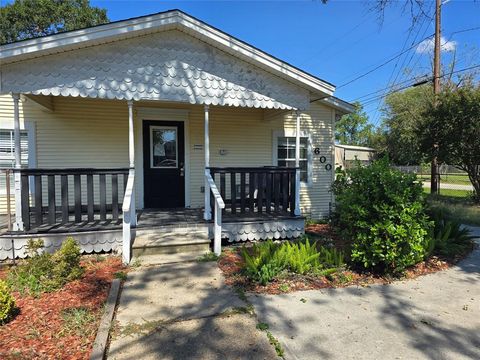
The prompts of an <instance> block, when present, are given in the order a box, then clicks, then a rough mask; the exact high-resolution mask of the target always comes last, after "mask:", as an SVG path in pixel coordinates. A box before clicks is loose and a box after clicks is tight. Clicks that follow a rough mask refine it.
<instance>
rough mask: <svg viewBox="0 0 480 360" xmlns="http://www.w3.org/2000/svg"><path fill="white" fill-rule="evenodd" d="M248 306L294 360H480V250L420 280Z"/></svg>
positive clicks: (260, 300)
mask: <svg viewBox="0 0 480 360" xmlns="http://www.w3.org/2000/svg"><path fill="white" fill-rule="evenodd" d="M475 231H476V232H477V235H478V236H479V237H480V229H479V228H476V230H475ZM248 299H249V301H250V302H251V303H252V304H253V305H254V308H255V311H256V313H257V316H258V318H259V321H261V322H265V323H267V324H268V325H269V327H270V330H271V332H272V333H273V335H274V336H276V337H277V338H278V339H279V341H280V342H281V343H282V345H283V346H284V348H285V350H286V358H287V359H302V360H303V359H382V360H383V359H409V360H410V359H435V360H437V359H452V360H454V359H455V360H460V359H480V250H479V249H478V248H477V249H476V250H475V251H474V252H473V253H472V254H471V256H470V257H469V258H467V259H466V260H464V261H463V262H461V263H460V264H459V265H458V266H456V267H454V268H451V269H449V270H447V271H443V272H439V273H436V274H431V275H427V276H422V277H419V278H417V279H416V280H409V281H403V282H398V283H394V284H392V285H375V286H370V287H365V288H361V287H348V288H343V289H329V290H322V291H319V290H314V291H305V292H297V293H293V294H286V295H280V296H278V295H277V296H269V295H250V296H249V297H248Z"/></svg>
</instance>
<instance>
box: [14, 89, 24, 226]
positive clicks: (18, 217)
mask: <svg viewBox="0 0 480 360" xmlns="http://www.w3.org/2000/svg"><path fill="white" fill-rule="evenodd" d="M12 98H13V123H14V128H13V129H14V130H13V138H14V151H15V169H17V171H15V175H14V176H15V179H14V181H15V223H14V224H13V230H15V231H22V230H23V219H22V184H21V174H20V171H18V170H19V169H20V168H21V167H22V164H21V160H22V158H21V146H20V111H19V102H20V94H12Z"/></svg>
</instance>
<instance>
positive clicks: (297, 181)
mask: <svg viewBox="0 0 480 360" xmlns="http://www.w3.org/2000/svg"><path fill="white" fill-rule="evenodd" d="M296 115H297V128H296V131H295V167H296V168H297V170H296V171H295V215H297V216H299V215H300V169H299V167H300V112H299V111H298V110H297V112H296Z"/></svg>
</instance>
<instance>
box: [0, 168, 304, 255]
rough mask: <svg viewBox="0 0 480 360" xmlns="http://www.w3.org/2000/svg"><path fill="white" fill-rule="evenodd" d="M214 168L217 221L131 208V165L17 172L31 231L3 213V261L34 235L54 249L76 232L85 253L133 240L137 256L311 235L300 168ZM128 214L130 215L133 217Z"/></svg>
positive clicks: (197, 211) (185, 212)
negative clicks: (300, 203)
mask: <svg viewBox="0 0 480 360" xmlns="http://www.w3.org/2000/svg"><path fill="white" fill-rule="evenodd" d="M207 170H208V171H209V174H208V179H209V180H210V182H209V186H210V188H211V192H210V195H211V196H209V200H210V201H209V203H210V211H211V213H212V214H213V216H212V217H213V220H212V219H209V218H206V216H205V214H206V213H207V212H208V211H205V209H202V208H175V209H139V210H136V209H133V211H132V210H131V205H130V206H129V207H125V202H128V197H129V196H130V197H131V195H132V192H129V190H128V188H129V185H128V181H129V178H130V175H131V173H129V169H127V168H118V169H19V170H15V173H16V174H19V175H16V176H17V177H19V178H20V184H21V188H20V190H21V194H22V197H21V203H20V205H21V209H22V211H21V220H22V225H23V229H21V230H20V229H18V228H16V229H15V226H18V225H16V224H18V218H19V217H12V216H11V214H10V217H9V216H8V214H7V215H6V216H4V218H2V221H1V226H0V233H1V235H0V259H6V258H13V257H24V256H25V250H26V249H25V246H26V244H27V242H28V240H29V239H35V238H39V239H43V240H44V243H45V245H46V248H47V249H48V248H52V249H54V248H56V247H58V246H59V245H60V244H61V241H63V239H64V238H65V237H66V236H74V237H75V239H76V240H77V241H78V242H79V244H80V245H81V247H82V249H83V250H84V251H85V252H92V251H93V252H99V251H111V250H113V251H115V250H120V249H122V253H124V252H125V240H126V239H127V241H128V244H129V247H128V248H129V250H130V251H131V254H133V255H136V254H139V253H143V252H147V251H148V252H155V251H159V252H163V251H173V250H172V249H175V251H182V249H187V250H189V251H190V250H192V248H195V249H201V250H202V252H201V253H204V252H205V251H208V249H209V246H210V242H211V240H214V247H215V246H216V247H217V249H216V250H217V252H218V251H219V247H220V246H221V240H222V239H223V240H224V241H229V242H235V241H245V240H262V239H268V238H286V237H298V236H299V235H301V234H302V233H303V226H304V220H303V218H302V217H300V216H297V215H295V186H296V185H295V184H296V181H295V175H296V169H295V168H285V167H259V168H238V167H235V168H232V167H230V168H219V167H215V168H213V167H212V168H208V169H207ZM130 179H131V178H130ZM217 184H218V188H217ZM130 190H131V189H130ZM222 203H223V206H222ZM127 210H128V211H127ZM130 211H132V212H130ZM125 212H127V213H128V212H130V214H127V217H126V216H125ZM132 214H134V215H132ZM128 216H133V217H134V221H131V219H130V220H129V219H128ZM8 219H10V222H9V220H8ZM9 229H10V230H9ZM125 231H128V234H125ZM192 234H193V235H192ZM192 236H194V237H196V238H195V239H194V238H192ZM12 240H13V242H12ZM200 246H201V247H200ZM167 248H168V249H167Z"/></svg>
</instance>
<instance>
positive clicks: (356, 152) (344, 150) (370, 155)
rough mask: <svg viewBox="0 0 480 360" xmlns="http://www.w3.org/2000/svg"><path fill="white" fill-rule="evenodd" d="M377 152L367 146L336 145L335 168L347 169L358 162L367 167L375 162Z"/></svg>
mask: <svg viewBox="0 0 480 360" xmlns="http://www.w3.org/2000/svg"><path fill="white" fill-rule="evenodd" d="M375 154H376V150H375V149H373V148H369V147H365V146H356V145H342V144H335V167H336V168H337V167H340V166H341V167H342V168H343V169H347V168H349V167H350V166H352V164H354V163H355V162H356V161H360V163H361V164H364V165H367V164H369V163H370V162H372V160H374V158H375Z"/></svg>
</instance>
